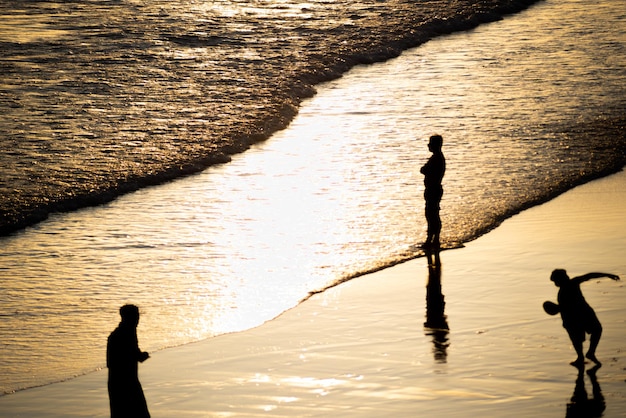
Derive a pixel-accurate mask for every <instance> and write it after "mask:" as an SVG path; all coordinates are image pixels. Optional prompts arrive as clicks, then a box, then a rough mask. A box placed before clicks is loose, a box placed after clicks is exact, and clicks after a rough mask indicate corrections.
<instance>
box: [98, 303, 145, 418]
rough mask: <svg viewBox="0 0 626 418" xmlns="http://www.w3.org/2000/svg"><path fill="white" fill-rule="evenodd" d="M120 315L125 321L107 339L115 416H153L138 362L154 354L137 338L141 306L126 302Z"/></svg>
mask: <svg viewBox="0 0 626 418" xmlns="http://www.w3.org/2000/svg"><path fill="white" fill-rule="evenodd" d="M120 315H121V317H122V322H120V324H119V326H118V327H117V328H116V329H115V330H114V331H113V332H112V333H111V335H110V336H109V339H108V343H107V367H108V368H109V382H108V386H109V404H110V406H111V418H131V417H132V418H150V413H149V412H148V405H147V404H146V398H145V397H144V394H143V389H142V388H141V383H139V377H138V375H137V372H138V364H137V363H138V362H144V361H145V360H146V359H148V358H149V357H150V355H149V354H148V353H146V352H143V351H141V350H140V349H139V344H138V342H137V325H138V324H139V309H138V308H137V307H136V306H135V305H124V306H122V307H121V308H120Z"/></svg>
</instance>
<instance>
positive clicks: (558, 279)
mask: <svg viewBox="0 0 626 418" xmlns="http://www.w3.org/2000/svg"><path fill="white" fill-rule="evenodd" d="M550 280H552V281H553V282H554V284H555V285H556V286H561V285H562V284H563V283H565V282H567V281H568V280H569V276H568V275H567V272H566V271H565V270H563V269H556V270H554V271H553V272H552V274H551V275H550Z"/></svg>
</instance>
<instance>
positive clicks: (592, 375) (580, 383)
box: [565, 365, 606, 418]
mask: <svg viewBox="0 0 626 418" xmlns="http://www.w3.org/2000/svg"><path fill="white" fill-rule="evenodd" d="M599 368H600V365H596V366H595V367H593V368H592V369H590V370H588V371H587V374H588V375H589V380H591V388H592V392H593V398H591V399H589V397H588V395H587V390H586V389H585V373H584V372H585V368H584V366H580V367H578V377H577V378H576V386H575V388H574V394H573V395H572V399H571V401H570V402H569V403H568V404H567V412H566V414H565V416H566V417H567V418H576V417H581V418H583V417H584V418H596V417H601V416H602V414H603V413H604V410H605V409H606V403H605V401H604V396H603V395H602V389H600V384H599V383H598V378H597V377H596V372H597V371H598V369H599Z"/></svg>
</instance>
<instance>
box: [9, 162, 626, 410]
mask: <svg viewBox="0 0 626 418" xmlns="http://www.w3.org/2000/svg"><path fill="white" fill-rule="evenodd" d="M624 205H626V172H624V171H622V172H620V173H617V174H614V175H612V176H609V177H606V178H603V179H599V180H595V181H592V182H590V183H587V184H585V185H582V186H579V187H577V188H575V189H573V190H570V191H568V192H566V193H564V194H562V195H560V196H558V197H557V198H555V199H553V200H551V201H549V202H547V203H545V204H542V205H540V206H536V207H533V208H531V209H528V210H526V211H524V212H522V213H520V214H519V215H516V216H514V217H512V218H510V219H508V220H506V221H504V222H503V224H502V225H500V226H499V227H498V228H496V229H494V230H493V231H491V232H489V233H488V234H486V235H484V236H482V237H480V238H478V239H476V240H474V241H471V242H469V243H467V244H466V246H465V247H464V248H460V249H454V250H446V251H443V252H441V254H440V257H441V269H439V271H438V272H437V269H432V268H430V269H429V267H428V263H427V259H426V258H424V257H421V258H418V259H414V260H411V261H408V262H405V263H401V264H398V265H396V266H393V267H390V268H386V269H383V270H380V271H378V272H374V273H371V274H367V275H364V276H361V277H359V278H356V279H354V280H350V281H347V282H344V283H342V284H340V285H337V286H335V287H333V288H331V289H328V290H326V291H324V292H322V293H319V294H315V295H312V296H311V297H310V298H309V299H308V300H306V301H305V302H303V303H301V304H299V305H298V306H297V307H295V308H293V309H291V310H289V311H287V312H285V313H283V314H282V315H280V316H279V317H278V318H276V319H274V320H272V321H269V322H267V323H265V324H263V325H261V326H259V327H257V328H254V329H251V330H247V331H243V332H239V333H233V334H225V335H222V336H218V337H215V338H211V339H208V340H204V341H200V342H197V343H192V344H188V345H185V346H180V347H175V348H171V349H166V350H162V351H159V352H156V353H153V355H152V358H151V359H150V360H149V361H147V362H146V363H143V364H142V365H140V380H141V382H142V384H143V387H144V392H145V394H146V398H147V400H148V406H149V408H150V411H151V413H152V416H153V417H170V416H177V417H187V416H188V417H191V416H197V415H202V416H242V417H243V416H246V417H250V416H268V417H274V416H327V415H328V414H329V413H335V414H336V413H341V414H342V415H343V416H346V415H347V416H359V417H360V416H365V417H367V416H381V414H383V413H385V414H388V415H390V416H412V415H413V414H415V413H418V412H419V413H420V414H422V415H426V416H429V415H432V414H435V413H436V414H438V415H442V416H458V414H459V413H460V414H463V411H471V413H472V414H473V415H476V414H481V413H482V414H484V415H489V416H503V417H504V416H509V415H510V412H511V409H515V410H516V413H518V414H519V415H522V416H528V415H531V414H534V415H537V416H554V415H556V414H558V415H562V414H563V411H564V410H565V409H566V408H567V404H568V402H570V398H571V396H572V393H573V392H574V388H575V387H576V383H577V382H578V380H579V379H577V378H578V376H577V372H576V369H575V368H573V367H571V366H570V365H569V361H571V360H572V359H573V350H572V348H571V344H569V340H568V338H567V335H566V333H565V331H564V330H563V329H562V327H561V324H560V320H558V319H557V318H555V317H549V316H548V315H546V314H545V313H543V311H542V310H541V303H543V301H544V300H554V299H555V298H556V288H555V287H554V286H553V285H552V284H551V283H550V282H549V280H548V278H549V274H550V271H551V269H553V268H565V269H567V270H568V272H570V273H571V274H572V275H578V274H583V273H586V272H588V271H597V270H599V271H606V272H609V273H615V274H618V275H620V276H622V279H626V265H625V264H624V261H623V256H622V252H623V248H626V238H625V237H623V231H624V221H623V207H624ZM444 227H445V225H444ZM437 276H438V277H439V280H436V278H437ZM429 279H430V280H431V286H429V287H425V285H426V284H427V283H428V282H429ZM437 282H438V284H439V286H440V287H437ZM433 284H434V286H433ZM583 293H584V294H585V297H586V298H587V300H588V301H589V303H590V304H591V305H592V307H594V308H595V309H596V312H597V313H598V316H599V317H600V320H601V321H602V323H603V326H604V330H605V331H604V335H603V337H602V340H601V342H600V346H599V349H598V356H599V358H600V360H601V361H603V363H604V365H603V367H602V368H600V369H599V370H598V371H597V383H598V384H599V385H600V387H601V390H602V392H603V393H604V395H603V396H604V398H605V400H604V402H605V407H606V410H605V412H604V415H603V416H605V417H613V416H620V414H621V411H623V410H624V408H626V384H625V383H624V380H625V378H626V372H625V370H626V354H624V353H626V346H625V345H624V342H623V341H622V340H621V338H620V337H621V333H622V332H623V327H624V325H625V319H624V318H625V315H624V314H626V308H624V305H623V300H624V299H626V288H625V287H624V284H623V282H617V283H615V282H612V281H610V280H605V281H593V283H591V282H590V283H589V284H586V285H584V286H583ZM433 296H434V297H435V299H433V298H432V297H433ZM437 296H438V297H439V299H437ZM427 297H428V299H427ZM433 300H439V301H440V305H439V306H440V307H441V304H443V307H444V308H445V310H439V311H438V310H437V309H436V308H437V305H438V304H437V303H434V305H433V302H432V301H433ZM429 305H430V306H429ZM433 312H435V313H436V312H439V316H438V318H439V319H440V320H441V319H443V320H444V322H445V323H446V324H447V325H448V326H447V327H446V326H440V327H439V328H436V327H435V329H434V330H433V329H424V322H425V321H427V320H428V319H429V318H427V316H428V315H430V314H433ZM442 315H443V316H442ZM430 319H432V318H430ZM435 319H437V316H435ZM431 325H432V322H431ZM440 325H441V324H440ZM446 328H449V329H446ZM138 333H139V341H140V346H141V333H142V330H141V326H140V327H139V329H138ZM588 367H591V365H588ZM583 381H584V382H585V383H586V388H587V392H588V395H589V397H591V396H592V391H591V386H590V384H591V383H593V382H591V381H590V376H586V375H585V376H583ZM68 395H69V396H68ZM0 413H1V414H2V416H7V417H57V416H58V417H61V416H63V417H73V416H76V417H78V416H92V417H100V416H102V417H105V416H108V399H107V393H106V371H105V370H101V371H98V372H94V373H90V374H87V375H84V376H80V377H77V378H75V379H71V380H68V381H65V382H61V383H56V384H51V385H46V386H41V387H38V388H33V389H27V390H23V391H19V392H16V393H14V394H10V395H5V396H2V397H0Z"/></svg>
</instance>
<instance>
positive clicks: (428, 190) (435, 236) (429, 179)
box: [420, 135, 446, 248]
mask: <svg viewBox="0 0 626 418" xmlns="http://www.w3.org/2000/svg"><path fill="white" fill-rule="evenodd" d="M442 145H443V138H442V137H441V135H433V136H431V137H430V139H429V142H428V149H429V150H430V152H432V155H431V156H430V158H429V159H428V161H427V162H426V164H424V166H423V167H422V168H421V169H420V172H421V173H422V174H423V175H424V200H425V201H426V210H425V212H426V223H427V224H428V232H427V237H426V242H425V243H424V246H425V247H435V248H436V247H439V235H440V233H441V218H440V217H439V210H440V206H439V204H440V202H441V197H442V196H443V187H442V186H441V181H442V179H443V175H444V174H445V172H446V159H445V158H444V156H443V152H441V147H442Z"/></svg>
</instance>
